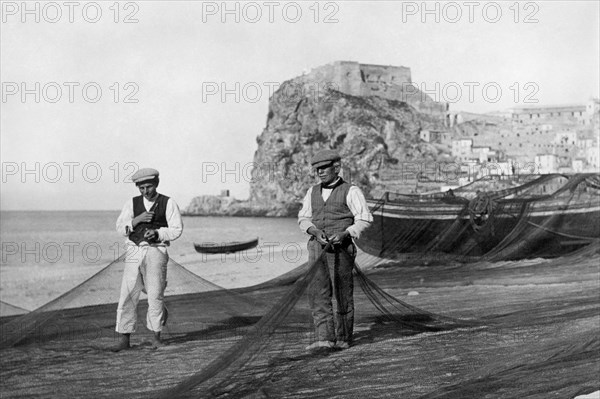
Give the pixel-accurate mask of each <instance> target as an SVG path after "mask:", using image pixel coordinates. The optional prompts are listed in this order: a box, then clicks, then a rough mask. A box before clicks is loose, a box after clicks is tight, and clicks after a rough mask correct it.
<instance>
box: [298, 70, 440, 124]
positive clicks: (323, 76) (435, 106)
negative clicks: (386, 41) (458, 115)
mask: <svg viewBox="0 0 600 399" xmlns="http://www.w3.org/2000/svg"><path fill="white" fill-rule="evenodd" d="M299 79H301V80H303V81H305V82H314V83H318V84H319V85H320V87H321V88H323V87H327V88H331V89H335V90H338V91H340V92H342V93H344V94H349V95H352V96H359V97H367V96H378V97H382V98H385V99H388V100H395V101H402V102H406V103H408V104H410V105H411V106H413V107H414V108H416V109H417V110H419V111H420V112H424V113H427V114H430V115H435V116H440V117H441V116H444V117H445V114H446V111H447V110H448V104H447V103H439V102H435V101H433V99H432V98H431V97H430V96H428V95H427V94H426V93H423V92H422V91H420V90H419V89H418V88H417V87H416V86H414V85H413V84H412V77H411V71H410V68H408V67H404V66H391V65H390V66H386V65H372V64H359V63H358V62H352V61H336V62H333V63H331V64H327V65H323V66H320V67H317V68H314V69H312V70H311V72H310V73H309V74H307V75H303V76H302V77H300V78H299Z"/></svg>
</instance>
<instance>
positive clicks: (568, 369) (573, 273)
mask: <svg viewBox="0 0 600 399" xmlns="http://www.w3.org/2000/svg"><path fill="white" fill-rule="evenodd" d="M397 266H398V265H393V264H389V263H388V264H384V265H380V266H379V267H374V268H371V270H370V271H369V272H368V276H369V278H371V279H372V280H373V281H374V282H376V283H377V284H378V285H379V286H380V287H382V288H383V289H385V291H386V292H388V293H390V294H391V295H393V296H394V297H396V298H400V299H402V300H404V301H406V302H408V303H410V304H411V305H413V306H417V307H418V308H419V309H426V310H427V311H431V312H435V313H436V314H443V315H447V316H452V317H458V318H463V319H477V320H483V321H485V323H484V325H482V326H481V327H477V328H466V329H464V328H462V329H461V328H459V329H451V330H447V331H440V332H423V331H411V330H410V329H408V330H407V329H406V328H404V327H400V326H398V325H396V324H395V323H393V322H389V321H385V319H382V318H380V317H379V316H377V315H378V312H377V311H376V310H375V309H374V308H373V305H372V303H370V302H369V300H368V299H367V298H366V297H365V296H364V293H363V292H362V291H360V290H359V289H357V292H356V303H357V309H358V310H359V313H360V314H359V315H358V316H357V317H358V319H357V320H356V344H355V345H354V346H353V347H351V348H350V349H348V350H346V351H341V352H333V353H330V354H327V355H325V356H322V355H315V356H312V355H307V354H306V353H305V351H304V349H303V348H304V346H305V344H306V343H307V342H309V340H310V327H309V322H308V314H307V308H306V303H305V300H300V301H298V303H297V304H296V305H295V307H294V311H293V312H292V313H291V314H290V315H291V316H288V319H289V317H292V319H290V321H288V323H292V324H289V325H290V326H291V325H294V326H296V327H294V330H290V333H288V334H287V335H283V336H280V335H275V336H273V337H272V338H271V339H270V340H269V341H268V344H267V346H266V347H265V349H264V351H262V352H259V354H258V355H257V357H255V358H253V359H252V360H251V361H250V362H249V363H247V364H245V365H244V366H243V367H241V368H239V369H234V370H233V372H231V373H227V370H225V371H224V374H223V378H225V379H226V383H223V381H220V377H219V375H220V374H219V375H217V376H215V377H214V378H213V379H210V380H209V381H208V382H207V384H208V385H206V384H204V385H201V386H199V387H196V388H195V389H192V390H191V391H189V392H188V393H187V394H184V395H183V396H182V397H205V396H211V395H217V396H223V397H290V398H296V397H298V398H303V397H308V396H310V397H339V398H346V397H403V398H458V397H460V398H520V397H531V398H540V399H542V398H544V399H545V398H548V397H557V398H573V397H577V396H583V397H586V396H584V395H587V396H589V395H592V396H589V397H594V396H593V395H596V394H595V393H594V392H597V391H598V390H599V388H600V384H598V382H597V375H598V373H597V372H598V367H599V366H600V352H599V350H598V349H599V343H598V334H597V332H598V330H599V329H600V320H599V319H598V310H599V309H598V306H599V304H598V299H597V298H598V293H599V285H598V275H599V272H600V269H599V266H598V262H597V255H595V256H592V257H589V256H588V257H587V258H564V259H557V260H543V259H536V260H529V261H522V262H498V263H494V264H486V263H480V264H472V265H463V266H458V267H457V266H448V267H437V268H427V267H408V268H406V267H405V268H403V267H397ZM243 275H244V273H241V274H240V275H239V276H238V279H239V281H241V280H242V279H243V277H242V276H243ZM246 275H247V274H246ZM290 289H291V287H290V286H287V285H285V286H281V285H275V286H271V287H268V286H266V287H265V288H255V289H252V290H244V289H242V290H233V291H231V292H233V293H235V292H238V293H239V295H246V296H245V297H244V298H246V300H250V298H249V297H248V296H247V295H251V298H252V299H251V300H252V301H254V300H256V301H258V302H257V303H263V304H264V306H263V305H260V306H258V307H256V308H249V309H250V310H248V312H250V313H247V314H253V315H254V316H251V317H250V316H247V317H250V319H247V320H246V321H244V322H243V323H242V324H239V322H240V320H241V319H237V320H238V324H236V325H235V326H236V327H235V328H233V327H231V326H229V327H227V326H228V325H229V324H221V323H223V322H224V320H225V319H222V320H221V318H222V317H224V316H226V314H222V312H223V309H232V308H231V307H229V306H226V307H225V308H220V306H221V305H224V304H226V303H230V304H233V303H235V302H230V301H231V300H232V299H231V298H232V297H230V296H227V295H226V296H222V295H224V294H223V293H222V291H212V292H210V291H207V292H204V293H200V294H186V295H180V296H175V297H172V298H171V299H170V300H169V307H170V309H171V312H172V314H173V316H172V320H171V322H172V323H173V324H172V326H171V327H170V330H168V331H169V333H168V334H167V335H166V338H167V342H168V344H169V345H167V346H166V347H164V348H161V349H159V350H156V351H153V350H150V349H149V347H148V346H147V343H146V342H147V339H148V333H147V332H144V331H143V330H144V329H141V330H140V333H139V334H138V335H136V337H135V340H134V347H135V350H132V351H126V352H123V353H119V354H113V353H108V352H106V351H103V350H102V348H103V347H106V346H107V345H109V344H111V343H112V342H113V340H114V336H112V335H111V333H110V331H109V327H110V325H111V324H114V320H113V318H114V305H102V306H95V307H93V311H91V310H92V308H89V309H88V310H85V311H82V310H79V309H73V310H71V311H69V312H66V313H64V314H63V315H62V316H61V318H64V319H62V320H67V321H69V320H70V321H69V322H70V323H73V322H74V321H75V320H77V322H78V323H91V324H93V325H97V326H106V327H103V328H101V329H100V330H99V331H101V333H100V335H98V334H95V333H94V334H92V335H91V336H90V335H89V334H88V336H87V337H86V336H85V334H83V335H78V334H75V335H74V336H71V337H70V339H69V340H68V341H64V339H63V340H61V339H57V337H55V338H54V339H49V340H48V339H47V338H43V337H38V338H36V339H34V340H33V341H31V342H30V343H28V344H27V343H25V345H24V346H23V345H21V346H17V347H15V348H12V349H5V350H3V353H2V381H3V383H2V385H3V387H2V390H3V394H4V395H6V397H17V396H20V395H22V394H24V393H25V394H26V395H27V396H29V397H48V396H51V397H73V396H75V397H83V396H86V397H89V396H93V397H123V396H127V397H148V396H156V397H167V396H165V395H167V393H166V392H169V391H168V390H169V389H174V388H175V387H177V386H179V384H181V383H182V381H185V380H186V379H187V378H189V377H192V376H193V375H195V374H196V373H199V372H201V371H202V370H203V369H205V368H206V367H207V366H209V365H210V363H211V361H215V360H218V359H220V358H221V356H222V355H223V354H224V353H226V352H227V350H228V349H229V348H232V347H234V346H235V345H236V343H238V342H240V340H243V339H244V336H245V335H246V334H248V333H251V332H252V325H253V324H254V323H255V322H256V321H258V320H259V318H260V317H261V315H262V314H264V312H266V311H267V310H268V308H269V306H272V304H273V303H274V302H275V301H278V300H280V299H281V298H283V297H285V296H286V295H287V294H288V292H289V290H290ZM235 295H238V294H235ZM248 303H250V302H248ZM219 309H221V310H219ZM237 309H238V311H237V312H240V314H243V313H244V311H243V309H242V308H240V307H238V308H237ZM226 313H227V311H226ZM220 315H221V316H220ZM210 319H212V320H215V321H216V320H221V322H218V323H217V324H210V325H212V326H213V327H211V328H208V329H207V326H208V325H207V324H203V323H206V322H207V321H208V320H210ZM194 320H196V322H195V323H196V324H190V322H192V323H194V322H193V321H194ZM200 320H205V321H203V322H202V323H201V324H198V322H199V321H200ZM286 320H287V319H286ZM294 320H296V321H294ZM211 323H214V321H213V322H211ZM248 323H249V324H248ZM217 326H221V327H218V329H215V328H217ZM107 327H108V328H107ZM232 328H233V329H232ZM194 330H197V331H196V332H195V333H194V332H193V331H194ZM211 330H212V332H210V331H211ZM186 331H187V332H186ZM289 334H292V335H289ZM234 365H235V363H234ZM92 381H93V382H94V383H93V384H91V383H90V382H92ZM132 381H135V383H132ZM219 381H220V382H219ZM209 387H212V388H210V390H208V391H207V390H206V389H209Z"/></svg>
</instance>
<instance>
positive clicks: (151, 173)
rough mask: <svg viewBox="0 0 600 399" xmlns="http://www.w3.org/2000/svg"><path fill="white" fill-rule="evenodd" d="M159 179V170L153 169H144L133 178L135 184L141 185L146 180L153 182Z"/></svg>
mask: <svg viewBox="0 0 600 399" xmlns="http://www.w3.org/2000/svg"><path fill="white" fill-rule="evenodd" d="M156 177H158V170H156V169H152V168H142V169H140V170H138V171H137V172H135V173H134V174H133V176H131V180H132V181H133V182H134V183H140V182H143V181H146V180H152V179H154V178H156Z"/></svg>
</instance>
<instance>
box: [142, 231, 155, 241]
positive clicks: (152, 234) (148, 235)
mask: <svg viewBox="0 0 600 399" xmlns="http://www.w3.org/2000/svg"><path fill="white" fill-rule="evenodd" d="M144 238H145V239H146V240H148V241H156V240H158V231H156V230H153V229H148V230H146V232H145V233H144Z"/></svg>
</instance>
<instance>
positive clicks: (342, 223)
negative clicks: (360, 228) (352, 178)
mask: <svg viewBox="0 0 600 399" xmlns="http://www.w3.org/2000/svg"><path fill="white" fill-rule="evenodd" d="M350 187H351V184H349V183H346V182H345V181H343V180H342V179H340V180H339V182H338V183H337V184H336V186H335V187H334V189H333V191H332V192H331V194H330V195H329V198H327V201H323V196H322V195H321V185H320V184H317V185H315V186H313V188H312V195H311V207H312V222H313V224H314V225H315V226H316V227H317V228H318V229H320V230H323V231H324V232H325V234H327V236H331V235H333V234H335V233H341V232H342V231H344V230H346V228H348V227H349V226H351V225H352V224H354V215H353V214H352V211H350V208H348V204H346V196H347V195H348V190H350Z"/></svg>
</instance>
